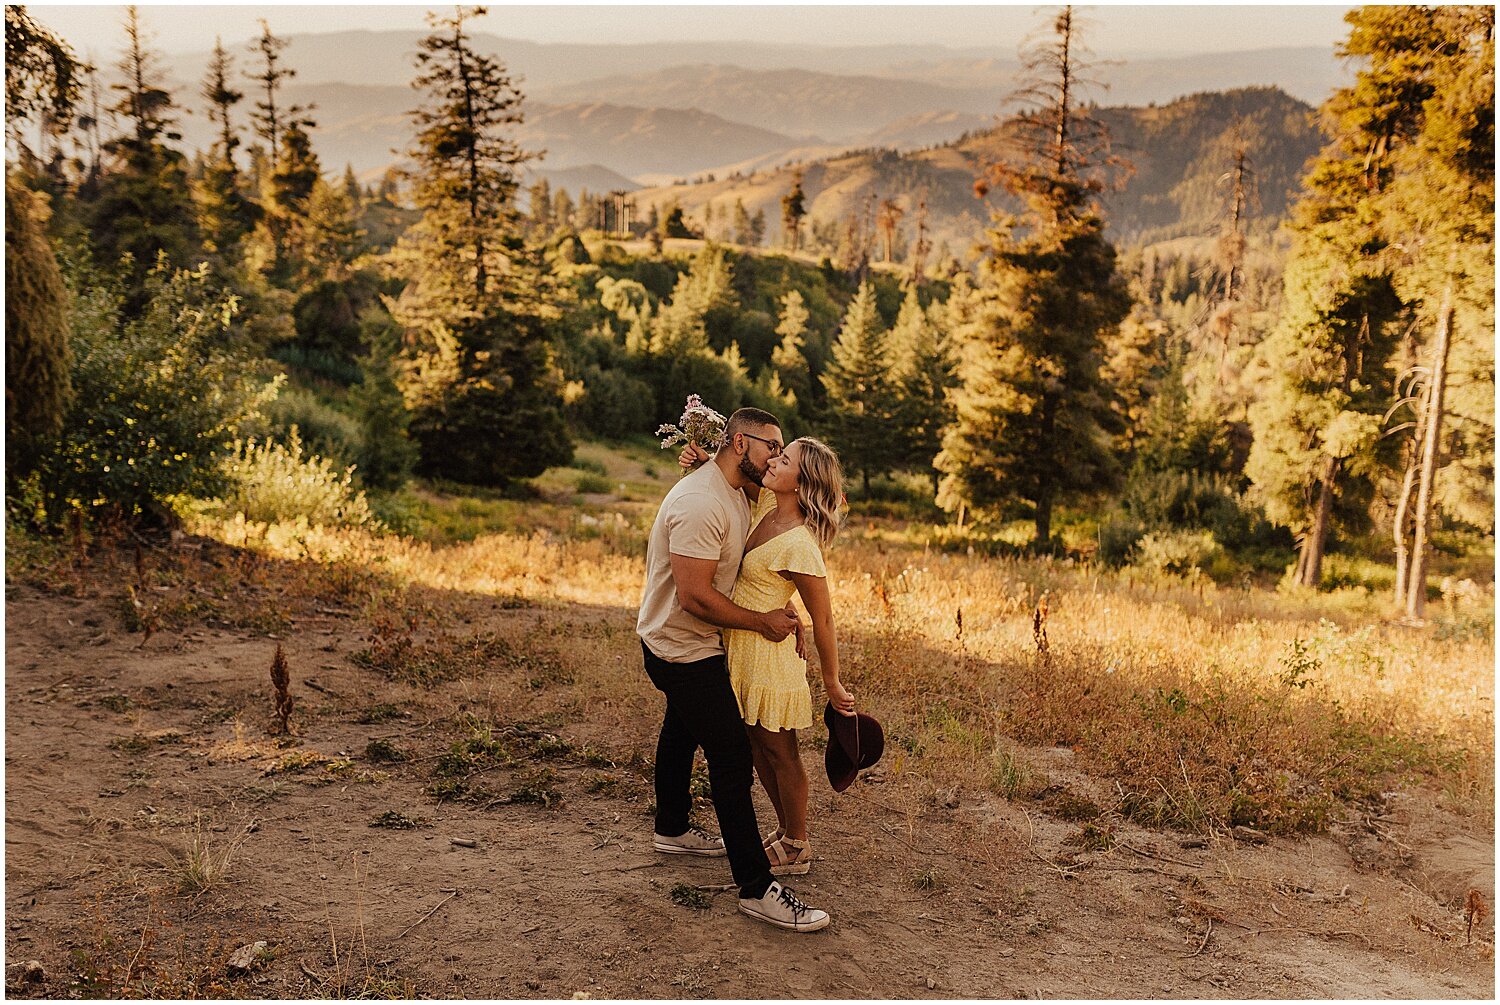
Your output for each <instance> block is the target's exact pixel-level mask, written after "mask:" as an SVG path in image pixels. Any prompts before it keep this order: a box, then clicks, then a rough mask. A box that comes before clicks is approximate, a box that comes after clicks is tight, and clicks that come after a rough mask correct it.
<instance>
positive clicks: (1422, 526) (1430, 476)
mask: <svg viewBox="0 0 1500 1005" xmlns="http://www.w3.org/2000/svg"><path fill="white" fill-rule="evenodd" d="M1452 331H1453V280H1452V279H1451V278H1450V279H1449V280H1448V285H1447V286H1446V287H1444V289H1443V300H1442V304H1441V306H1439V307H1438V316H1437V344H1436V345H1434V346H1433V349H1432V376H1431V378H1430V380H1431V385H1430V387H1429V390H1428V393H1427V422H1426V428H1425V429H1424V430H1423V436H1422V475H1421V482H1420V484H1419V485H1418V487H1417V514H1416V532H1415V534H1414V536H1413V543H1412V556H1411V571H1410V577H1411V581H1410V583H1409V584H1408V585H1407V593H1406V615H1407V617H1409V618H1413V619H1417V620H1420V619H1421V617H1422V613H1423V611H1424V609H1425V608H1426V606H1427V550H1428V543H1427V530H1428V526H1429V524H1431V522H1432V489H1433V482H1434V481H1435V480H1436V478H1437V468H1438V452H1439V450H1440V449H1441V446H1442V439H1441V433H1442V429H1443V392H1444V391H1445V390H1446V385H1447V382H1448V349H1449V346H1450V345H1451V344H1452Z"/></svg>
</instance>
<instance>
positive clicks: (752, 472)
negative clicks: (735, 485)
mask: <svg viewBox="0 0 1500 1005" xmlns="http://www.w3.org/2000/svg"><path fill="white" fill-rule="evenodd" d="M770 468H771V466H770V465H769V464H767V465H766V466H765V467H764V468H761V469H759V470H757V469H756V467H755V465H754V464H752V463H751V462H750V455H749V454H746V455H745V456H744V457H741V458H740V474H742V475H744V476H745V477H746V478H748V479H749V480H750V481H752V482H754V483H755V484H757V485H761V484H763V482H762V481H761V479H763V478H765V477H766V472H767V471H769V470H770Z"/></svg>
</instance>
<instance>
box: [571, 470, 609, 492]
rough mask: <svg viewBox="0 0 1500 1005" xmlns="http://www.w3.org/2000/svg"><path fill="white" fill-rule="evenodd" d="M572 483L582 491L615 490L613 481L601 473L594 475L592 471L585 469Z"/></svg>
mask: <svg viewBox="0 0 1500 1005" xmlns="http://www.w3.org/2000/svg"><path fill="white" fill-rule="evenodd" d="M573 484H574V487H575V488H576V489H577V490H578V491H579V492H583V493H594V492H613V491H614V490H615V483H614V482H612V481H610V480H609V479H608V478H606V477H604V476H603V475H596V474H594V473H593V472H592V471H585V472H583V473H582V474H580V475H579V476H578V479H577V481H575V482H574V483H573Z"/></svg>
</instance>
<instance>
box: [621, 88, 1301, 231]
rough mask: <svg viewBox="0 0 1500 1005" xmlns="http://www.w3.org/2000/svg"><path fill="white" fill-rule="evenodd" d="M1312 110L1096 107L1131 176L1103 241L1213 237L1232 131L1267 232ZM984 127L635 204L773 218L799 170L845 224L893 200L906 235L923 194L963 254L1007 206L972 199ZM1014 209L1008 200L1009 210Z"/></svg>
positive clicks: (823, 213) (1206, 101) (1255, 211)
mask: <svg viewBox="0 0 1500 1005" xmlns="http://www.w3.org/2000/svg"><path fill="white" fill-rule="evenodd" d="M1311 113H1312V108H1311V107H1310V106H1309V105H1307V104H1305V103H1303V102H1301V101H1298V100H1297V99H1295V98H1293V97H1291V96H1289V95H1287V94H1285V93H1284V92H1282V91H1280V90H1278V89H1275V88H1242V89H1239V90H1235V91H1230V92H1225V93H1209V94H1198V95H1192V96H1189V97H1186V98H1182V99H1179V100H1178V101H1174V102H1171V103H1169V104H1167V105H1162V106H1157V107H1147V108H1138V107H1110V108H1103V109H1100V110H1099V111H1098V115H1099V117H1100V118H1101V119H1103V120H1104V121H1105V123H1106V124H1107V125H1108V126H1109V128H1110V132H1111V135H1112V136H1113V138H1114V146H1115V149H1116V150H1117V152H1120V153H1122V154H1124V155H1125V156H1126V157H1127V158H1128V159H1130V160H1131V161H1132V162H1133V164H1134V167H1135V171H1134V174H1133V175H1132V176H1131V177H1130V178H1129V179H1128V180H1127V181H1126V182H1125V184H1124V187H1123V189H1122V190H1121V191H1118V192H1109V193H1106V194H1105V195H1104V196H1103V197H1102V199H1101V201H1102V202H1103V205H1104V208H1105V210H1106V212H1107V214H1108V219H1109V233H1110V236H1111V238H1112V239H1114V240H1116V241H1118V242H1121V243H1125V244H1131V243H1149V242H1154V241H1163V240H1171V239H1174V238H1178V237H1186V236H1201V235H1205V234H1208V233H1210V232H1211V231H1212V230H1213V228H1214V227H1215V226H1216V224H1217V222H1218V220H1219V219H1220V218H1221V217H1222V215H1223V206H1224V200H1225V196H1226V189H1225V187H1224V185H1223V184H1222V178H1223V176H1224V174H1225V172H1227V171H1228V170H1229V169H1230V167H1231V166H1232V163H1233V162H1232V151H1233V147H1234V143H1235V139H1236V136H1240V137H1243V139H1244V141H1245V143H1246V144H1247V146H1248V148H1249V151H1250V156H1251V167H1252V169H1253V170H1254V172H1255V178H1256V188H1257V192H1256V198H1255V199H1254V200H1253V201H1252V205H1251V208H1250V221H1251V224H1252V226H1254V227H1256V228H1259V229H1261V230H1268V229H1271V228H1274V227H1275V226H1276V224H1277V223H1278V222H1279V221H1280V220H1282V219H1284V218H1285V216H1286V214H1287V212H1288V205H1289V200H1290V198H1291V195H1292V193H1293V192H1294V190H1295V189H1296V188H1297V185H1298V181H1299V179H1300V177H1301V175H1302V171H1303V168H1304V166H1305V164H1306V162H1307V160H1308V158H1310V157H1311V156H1312V155H1313V154H1314V153H1316V152H1317V150H1318V148H1319V147H1320V146H1321V144H1322V137H1321V135H1320V134H1319V133H1318V131H1317V129H1316V128H1315V127H1314V125H1313V122H1312V114H1311ZM996 144H997V140H996V138H995V135H994V132H993V131H992V130H984V131H980V132H976V133H974V134H971V135H969V136H966V137H964V138H963V139H961V140H959V141H957V142H954V143H949V144H945V145H942V146H937V147H933V148H930V149H926V150H920V151H915V152H909V153H898V152H895V151H892V150H879V149H876V150H862V151H855V152H850V153H843V154H839V155H836V156H833V157H829V158H823V159H817V160H812V161H808V162H805V163H802V164H798V165H793V166H784V167H778V168H775V169H772V170H764V171H758V172H744V173H733V172H726V173H722V174H716V175H715V180H714V181H712V182H701V183H698V184H693V185H676V186H662V187H655V188H646V189H643V190H641V191H640V192H637V193H636V201H637V204H638V205H639V206H640V207H642V212H645V207H647V206H648V205H652V204H655V205H658V206H665V205H667V204H668V203H671V202H674V201H675V202H677V203H679V204H680V205H681V206H682V207H683V209H684V210H685V211H686V212H687V214H688V216H689V218H690V219H696V220H699V221H701V220H702V219H703V210H704V207H705V206H706V205H707V204H708V203H710V202H712V203H713V204H715V205H716V206H724V205H732V204H733V203H734V202H735V201H736V200H742V201H743V202H744V203H745V206H746V208H747V210H748V211H749V212H751V213H754V212H755V211H756V210H764V211H765V213H766V215H767V217H768V218H769V219H771V220H773V221H779V220H780V218H781V205H780V202H781V197H782V196H783V195H785V194H786V192H787V191H789V190H790V188H791V185H792V181H793V178H794V177H795V176H796V175H798V174H800V175H801V176H802V188H803V192H804V194H805V196H806V201H807V209H808V216H809V218H810V219H811V220H813V221H820V224H821V225H823V226H828V225H829V224H830V223H832V224H835V225H838V226H842V223H843V221H844V220H845V219H846V218H847V217H848V215H849V214H850V213H862V212H863V211H864V208H865V206H866V204H867V199H868V197H869V196H871V195H875V196H876V197H878V198H882V199H884V198H895V199H896V200H897V201H898V202H899V203H900V204H901V205H902V206H903V207H905V208H906V209H907V210H908V213H907V216H906V220H905V222H904V224H903V226H904V227H905V230H906V234H907V236H908V238H909V236H910V234H911V225H912V219H913V218H912V214H911V212H910V211H911V210H913V209H915V206H916V203H917V201H918V199H920V198H925V199H926V202H927V207H928V214H929V215H928V228H929V233H930V235H931V240H932V241H933V242H934V245H939V244H942V243H944V242H946V243H947V244H948V245H949V248H950V250H951V251H953V252H954V253H955V254H960V255H961V254H962V253H963V252H964V251H965V250H966V249H967V248H968V246H969V245H970V244H972V242H973V241H975V240H976V239H977V238H978V237H979V236H980V235H981V233H982V232H983V229H984V227H985V225H986V223H987V221H988V219H989V215H990V213H991V212H992V211H993V210H995V209H997V208H1001V207H1002V206H1006V204H1007V203H1006V198H1005V197H1004V196H1003V195H1001V194H999V193H995V192H992V193H990V195H988V196H987V197H986V198H985V199H982V200H981V199H978V198H976V197H975V195H974V191H973V184H974V179H975V178H976V177H977V176H978V175H979V174H980V172H981V170H982V167H983V165H984V164H985V163H987V162H988V161H991V160H992V159H993V158H994V157H995V156H996V153H997V146H996ZM1009 208H1014V207H1009Z"/></svg>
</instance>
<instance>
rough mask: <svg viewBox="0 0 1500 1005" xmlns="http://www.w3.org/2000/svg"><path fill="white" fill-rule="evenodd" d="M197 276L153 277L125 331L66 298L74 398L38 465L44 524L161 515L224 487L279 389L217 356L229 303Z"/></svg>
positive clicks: (94, 298) (249, 366)
mask: <svg viewBox="0 0 1500 1005" xmlns="http://www.w3.org/2000/svg"><path fill="white" fill-rule="evenodd" d="M205 275H206V273H205V271H204V270H202V269H200V270H198V271H196V272H185V271H180V272H177V273H175V274H173V275H171V276H167V275H166V274H165V271H164V270H162V269H160V268H159V269H157V270H155V271H153V272H152V273H151V274H150V275H149V276H148V277H147V281H146V287H145V291H144V295H145V296H146V298H147V299H146V304H145V307H144V310H143V311H142V313H141V315H140V317H139V318H137V319H136V320H133V321H129V322H123V321H122V320H121V317H120V308H119V303H118V302H117V301H116V300H115V299H114V298H113V297H110V296H108V295H106V294H102V293H100V292H99V291H98V290H96V289H92V288H89V289H85V290H83V291H81V292H80V291H76V290H75V292H74V296H73V311H72V314H73V335H72V349H73V358H74V366H73V375H72V377H73V387H74V390H75V391H76V393H77V394H76V398H75V399H74V401H73V404H72V406H71V407H70V408H69V410H68V413H67V416H66V418H65V419H64V422H63V431H62V435H61V437H60V439H59V442H58V443H57V444H56V445H55V447H54V448H53V449H52V451H51V452H50V454H49V456H48V457H46V458H45V460H44V461H43V468H44V469H45V477H44V478H43V479H42V484H43V486H44V493H45V497H46V498H45V506H46V510H47V513H48V516H49V518H50V519H53V520H60V519H61V517H62V514H63V513H64V512H66V511H67V510H69V509H72V508H75V507H76V508H82V509H86V510H93V509H98V508H104V507H115V508H118V510H119V511H120V512H121V513H122V514H124V515H125V516H126V517H128V518H137V517H140V516H141V515H143V514H147V513H154V514H157V515H162V514H164V513H165V512H166V500H167V499H168V498H169V497H172V496H176V495H198V496H207V495H212V494H214V493H216V492H217V491H219V489H220V488H221V487H222V486H223V485H224V484H225V481H224V476H225V471H224V467H223V463H222V462H223V460H224V459H225V457H227V456H228V454H229V452H230V450H231V448H232V445H233V443H234V442H235V440H236V438H237V437H238V435H239V433H240V430H241V427H242V426H243V425H244V424H246V423H247V422H248V421H249V420H250V419H251V418H252V417H255V416H257V415H258V414H259V410H260V409H261V407H262V406H263V405H264V404H265V403H266V402H267V401H268V400H270V399H271V398H272V397H274V396H275V393H276V389H277V387H278V386H279V379H275V380H273V379H270V378H269V376H268V374H266V373H265V372H263V370H262V369H261V367H260V365H259V364H257V363H256V362H255V361H253V360H250V359H248V358H247V357H245V356H244V355H242V354H240V353H238V352H236V351H233V350H229V349H226V348H224V335H225V332H226V331H227V330H228V328H229V325H230V320H231V319H232V317H233V316H234V311H235V306H234V300H233V299H232V298H231V297H230V296H229V295H228V294H225V293H223V292H222V291H219V290H211V289H208V288H207V286H206V284H205Z"/></svg>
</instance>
